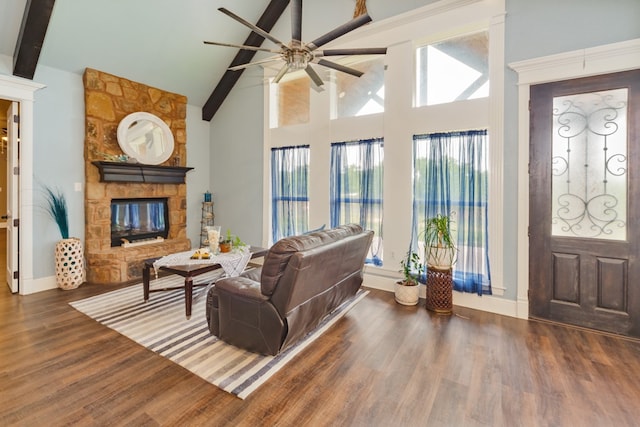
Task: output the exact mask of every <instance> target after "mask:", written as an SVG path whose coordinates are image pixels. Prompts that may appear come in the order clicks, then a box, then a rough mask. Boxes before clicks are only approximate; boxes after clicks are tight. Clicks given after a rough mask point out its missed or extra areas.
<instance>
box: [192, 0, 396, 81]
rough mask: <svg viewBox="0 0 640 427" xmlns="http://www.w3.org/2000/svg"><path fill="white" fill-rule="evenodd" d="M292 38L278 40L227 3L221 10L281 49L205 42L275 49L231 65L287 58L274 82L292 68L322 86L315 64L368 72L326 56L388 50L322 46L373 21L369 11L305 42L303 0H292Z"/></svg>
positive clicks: (262, 49)
mask: <svg viewBox="0 0 640 427" xmlns="http://www.w3.org/2000/svg"><path fill="white" fill-rule="evenodd" d="M290 4H291V41H290V42H289V44H285V43H283V42H282V41H280V40H278V39H277V38H276V37H274V36H272V35H271V34H269V33H268V32H266V31H264V30H262V29H261V28H260V27H258V26H256V25H253V24H252V23H250V22H248V21H246V20H244V19H242V18H241V17H239V16H238V15H236V14H234V13H233V12H231V11H229V10H227V9H225V8H224V7H221V8H219V9H218V10H219V11H220V12H222V13H224V14H225V15H227V16H229V17H231V18H233V19H235V20H236V21H238V22H240V23H241V24H243V25H245V26H247V27H249V28H250V29H251V30H252V31H254V32H255V33H257V34H259V35H261V36H262V37H264V38H266V39H269V40H270V41H272V42H273V43H275V44H276V45H278V46H279V49H267V48H262V47H257V46H246V45H236V44H230V43H219V42H211V41H205V42H204V43H205V44H210V45H216V46H226V47H234V48H237V49H244V50H252V51H258V52H269V53H275V54H277V55H275V56H271V57H268V58H265V59H262V60H258V61H253V62H249V63H246V64H241V65H237V66H235V67H231V68H229V70H232V71H238V70H242V69H244V68H247V67H250V66H252V65H259V64H266V63H269V62H274V61H280V60H283V61H284V62H285V64H284V65H283V66H282V68H281V69H280V71H279V72H278V74H276V76H275V78H274V83H278V82H279V81H280V80H281V79H282V77H284V75H285V74H287V73H288V72H289V71H296V70H304V71H305V72H306V73H307V74H308V75H309V77H310V78H311V80H312V81H313V83H314V84H315V85H316V86H318V87H321V86H322V85H323V82H322V79H321V78H320V76H319V75H318V73H317V72H316V71H315V70H314V69H313V68H312V67H311V64H312V63H313V64H318V65H322V66H324V67H327V68H331V69H334V70H337V71H341V72H343V73H347V74H350V75H352V76H355V77H360V76H362V75H363V74H364V73H363V72H361V71H359V70H356V69H354V68H351V67H347V66H344V65H342V64H338V63H336V62H333V61H327V60H326V59H324V57H325V56H345V55H384V54H386V53H387V48H386V47H385V48H377V47H376V48H352V49H349V48H348V49H324V50H319V48H320V47H322V46H323V45H325V44H327V43H329V42H331V41H333V40H335V39H337V38H338V37H341V36H343V35H345V34H347V33H348V32H350V31H353V30H355V29H356V28H359V27H361V26H363V25H365V24H367V23H369V22H371V17H370V16H369V15H368V14H366V13H365V14H364V15H360V16H358V17H357V18H354V19H352V20H351V21H349V22H347V23H345V24H343V25H341V26H339V27H337V28H335V29H333V30H332V31H329V32H328V33H326V34H324V35H323V36H320V37H318V38H317V39H315V40H313V41H311V42H309V43H304V42H303V41H302V0H292V1H291V3H290Z"/></svg>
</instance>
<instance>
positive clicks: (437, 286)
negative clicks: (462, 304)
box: [426, 268, 453, 314]
mask: <svg viewBox="0 0 640 427" xmlns="http://www.w3.org/2000/svg"><path fill="white" fill-rule="evenodd" d="M426 307H427V310H430V311H434V312H436V313H437V314H451V313H452V312H453V279H452V277H451V270H436V269H431V268H430V269H428V270H427V298H426Z"/></svg>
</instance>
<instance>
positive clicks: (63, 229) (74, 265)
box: [44, 187, 85, 290]
mask: <svg viewBox="0 0 640 427" xmlns="http://www.w3.org/2000/svg"><path fill="white" fill-rule="evenodd" d="M44 192H45V200H46V207H45V209H46V211H47V213H48V215H49V216H50V217H51V218H52V219H53V220H54V222H55V223H56V225H57V226H58V230H59V231H60V235H61V237H62V240H60V241H58V243H56V249H55V258H56V284H57V285H58V287H59V288H60V289H64V290H69V289H75V288H77V287H78V286H80V285H81V284H82V283H83V282H84V280H85V269H84V250H83V248H82V242H81V241H80V239H78V238H77V237H69V214H68V209H67V200H66V199H65V197H64V194H62V193H61V192H60V191H59V190H58V191H54V190H52V189H51V188H49V187H45V189H44Z"/></svg>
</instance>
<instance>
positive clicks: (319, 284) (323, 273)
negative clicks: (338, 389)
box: [207, 224, 373, 355]
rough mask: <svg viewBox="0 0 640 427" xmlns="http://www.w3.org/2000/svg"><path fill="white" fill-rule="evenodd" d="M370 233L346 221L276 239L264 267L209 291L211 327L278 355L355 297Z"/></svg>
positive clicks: (226, 336)
mask: <svg viewBox="0 0 640 427" xmlns="http://www.w3.org/2000/svg"><path fill="white" fill-rule="evenodd" d="M372 238H373V231H363V230H362V228H361V227H360V226H359V225H355V224H350V225H345V226H341V227H337V228H333V229H328V230H324V231H317V232H314V233H311V234H307V235H301V236H291V237H287V238H284V239H282V240H280V241H278V242H277V243H275V244H274V245H273V246H272V247H271V248H270V249H269V251H268V252H267V255H266V256H265V258H264V263H263V265H262V267H259V268H255V269H253V270H248V271H246V272H245V273H243V274H242V275H240V276H239V277H231V278H225V279H221V280H218V281H217V282H216V284H215V286H213V287H212V288H211V289H210V290H209V293H208V294H207V322H208V324H209V330H210V331H211V333H212V334H213V335H216V336H218V337H219V338H220V339H222V340H224V341H226V342H228V343H230V344H233V345H235V346H237V347H241V348H244V349H247V350H250V351H252V352H256V353H262V354H270V355H276V354H278V353H279V352H281V351H282V350H284V349H286V348H288V347H289V346H291V345H292V344H294V343H295V342H296V341H298V340H299V339H300V338H302V337H304V336H305V335H306V334H308V333H309V332H310V331H312V330H313V329H314V328H315V327H316V326H317V325H318V324H319V323H320V322H321V321H322V320H323V319H324V318H325V317H326V316H327V315H328V314H329V313H330V312H331V311H333V310H334V309H335V308H337V307H338V306H339V305H340V304H342V303H343V302H344V301H346V300H348V299H350V298H352V297H354V296H355V294H356V292H357V291H358V289H359V288H360V285H361V284H362V270H363V267H364V261H365V256H366V254H367V251H368V249H369V246H370V245H371V240H372Z"/></svg>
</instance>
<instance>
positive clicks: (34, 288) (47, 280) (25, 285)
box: [20, 276, 58, 295]
mask: <svg viewBox="0 0 640 427" xmlns="http://www.w3.org/2000/svg"><path fill="white" fill-rule="evenodd" d="M57 287H58V284H57V283H56V276H49V277H41V278H39V279H25V280H23V281H22V282H21V283H20V295H29V294H35V293H36V292H42V291H48V290H49V289H56V288H57Z"/></svg>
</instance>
